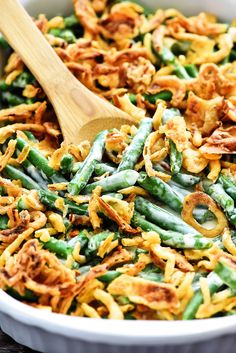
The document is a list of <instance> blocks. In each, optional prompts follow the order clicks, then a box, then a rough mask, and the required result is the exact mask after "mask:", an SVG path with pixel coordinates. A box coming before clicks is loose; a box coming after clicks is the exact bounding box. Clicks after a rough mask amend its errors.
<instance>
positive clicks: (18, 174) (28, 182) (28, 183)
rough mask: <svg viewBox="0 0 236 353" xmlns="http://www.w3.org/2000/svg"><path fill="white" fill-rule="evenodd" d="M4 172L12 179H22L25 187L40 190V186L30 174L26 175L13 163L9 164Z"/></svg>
mask: <svg viewBox="0 0 236 353" xmlns="http://www.w3.org/2000/svg"><path fill="white" fill-rule="evenodd" d="M4 174H6V175H7V177H8V178H9V179H11V180H20V182H21V183H22V185H23V187H24V188H26V189H29V190H33V189H36V190H39V189H40V186H39V185H38V184H37V183H36V182H35V181H34V180H33V179H31V178H30V177H29V176H27V175H25V174H24V173H23V172H22V171H21V170H19V169H17V168H15V167H13V166H12V165H10V164H8V165H6V166H5V168H4Z"/></svg>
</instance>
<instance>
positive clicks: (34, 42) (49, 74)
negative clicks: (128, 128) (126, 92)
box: [0, 0, 137, 144]
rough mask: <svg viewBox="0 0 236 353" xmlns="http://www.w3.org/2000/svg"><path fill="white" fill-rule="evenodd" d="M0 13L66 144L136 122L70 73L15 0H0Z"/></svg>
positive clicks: (1, 22) (4, 30) (4, 28)
mask: <svg viewBox="0 0 236 353" xmlns="http://www.w3.org/2000/svg"><path fill="white" fill-rule="evenodd" d="M0 15H1V20H0V30H1V31H2V33H3V35H4V36H5V38H6V39H7V41H8V43H9V44H10V45H11V47H12V48H13V49H14V50H15V51H16V52H17V53H18V54H19V55H20V57H21V58H22V60H23V61H24V63H25V64H26V65H27V67H28V68H29V70H30V71H31V72H32V73H33V75H34V76H35V78H36V79H37V80H38V82H39V83H40V85H41V86H42V88H43V89H44V91H45V93H46V94H47V96H48V99H49V100H50V102H51V103H52V105H53V107H54V109H55V112H56V114H57V118H58V121H59V124H60V127H61V130H62V134H63V137H64V139H65V141H66V142H67V143H76V144H77V143H79V142H81V141H82V140H85V139H89V140H91V139H92V138H94V136H95V135H96V133H98V132H99V131H101V130H104V129H109V128H113V127H117V128H119V127H120V126H121V125H122V124H135V123H137V122H136V121H135V120H134V118H132V117H131V116H129V115H128V114H127V113H125V112H123V111H121V110H120V109H118V108H116V107H114V106H113V105H112V104H110V103H109V102H107V101H105V100H103V99H102V98H100V97H98V96H97V95H95V94H94V93H92V92H91V91H90V90H89V89H88V88H86V87H85V86H84V85H83V84H82V83H80V82H79V81H78V80H77V79H76V78H75V77H74V76H73V75H72V73H71V72H70V71H69V70H68V69H67V67H66V66H65V65H64V64H63V62H62V61H61V59H60V58H59V57H58V56H57V54H56V53H55V51H54V50H53V48H52V47H51V46H50V44H49V43H48V42H47V40H46V39H45V38H44V36H43V35H42V33H41V32H40V31H39V29H38V28H37V26H36V25H35V24H34V23H33V21H32V19H31V17H30V16H29V15H28V14H27V12H26V11H25V10H24V8H23V6H22V5H21V4H20V2H19V1H18V0H0Z"/></svg>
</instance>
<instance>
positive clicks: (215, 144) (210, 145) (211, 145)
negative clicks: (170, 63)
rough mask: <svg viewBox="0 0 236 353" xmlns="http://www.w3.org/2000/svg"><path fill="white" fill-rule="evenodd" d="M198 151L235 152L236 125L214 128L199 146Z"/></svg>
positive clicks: (214, 152) (210, 152)
mask: <svg viewBox="0 0 236 353" xmlns="http://www.w3.org/2000/svg"><path fill="white" fill-rule="evenodd" d="M200 151H201V152H202V153H209V154H224V153H235V152H236V126H231V127H229V128H226V129H224V128H223V127H220V128H219V129H216V130H215V131H214V132H213V134H212V135H211V136H210V137H209V138H208V139H207V140H206V143H205V144H204V145H203V146H202V147H201V148H200Z"/></svg>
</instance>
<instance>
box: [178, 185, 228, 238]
mask: <svg viewBox="0 0 236 353" xmlns="http://www.w3.org/2000/svg"><path fill="white" fill-rule="evenodd" d="M197 205H206V206H207V207H208V208H209V210H210V211H211V212H212V213H213V214H214V215H215V217H216V220H217V225H216V226H215V227H214V228H212V229H206V228H205V227H203V226H201V225H200V224H199V223H198V222H197V221H196V220H195V219H194V217H193V210H194V208H195V207H196V206H197ZM182 218H183V220H184V221H185V222H186V223H188V224H190V225H191V226H192V227H194V228H195V229H196V230H197V231H199V232H200V233H202V234H203V235H205V236H206V237H209V238H213V237H216V236H218V235H220V234H221V233H222V231H223V230H224V228H225V227H227V226H228V222H227V219H226V217H225V215H224V213H223V212H222V211H221V210H220V209H219V208H218V206H217V204H216V203H215V202H214V201H213V200H212V198H211V197H210V196H208V195H207V194H205V193H203V192H200V191H198V192H193V193H192V194H189V195H187V196H185V198H184V204H183V211H182Z"/></svg>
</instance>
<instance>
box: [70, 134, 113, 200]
mask: <svg viewBox="0 0 236 353" xmlns="http://www.w3.org/2000/svg"><path fill="white" fill-rule="evenodd" d="M106 136H107V130H105V131H102V132H100V133H99V134H97V136H96V138H95V140H94V142H93V145H92V147H91V150H90V152H89V155H88V156H87V157H86V159H85V161H84V162H83V165H82V167H81V168H80V169H79V170H78V172H77V173H76V174H75V176H74V177H73V179H72V180H71V181H70V183H69V186H68V191H69V193H70V194H71V195H77V194H79V193H80V191H81V190H82V189H84V188H85V186H86V185H87V183H88V181H89V179H90V178H91V176H92V174H93V171H94V168H95V163H96V161H98V162H100V161H101V159H102V156H103V152H104V148H105V140H106Z"/></svg>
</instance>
